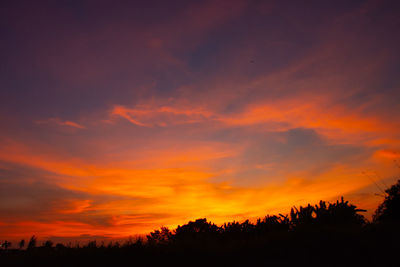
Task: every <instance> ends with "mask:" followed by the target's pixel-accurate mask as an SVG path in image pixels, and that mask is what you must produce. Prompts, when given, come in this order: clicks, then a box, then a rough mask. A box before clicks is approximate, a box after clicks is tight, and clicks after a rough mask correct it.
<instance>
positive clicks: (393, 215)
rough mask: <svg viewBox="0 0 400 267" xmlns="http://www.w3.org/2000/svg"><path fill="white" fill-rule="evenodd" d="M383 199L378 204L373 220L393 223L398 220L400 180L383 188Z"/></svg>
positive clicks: (399, 213)
mask: <svg viewBox="0 0 400 267" xmlns="http://www.w3.org/2000/svg"><path fill="white" fill-rule="evenodd" d="M385 193H386V194H385V199H384V200H383V202H382V203H381V204H380V205H379V206H378V208H377V210H376V211H375V214H374V215H373V221H374V222H375V223H388V222H391V223H395V222H398V221H399V220H400V180H397V183H396V184H394V185H392V186H391V187H390V188H388V189H386V190H385Z"/></svg>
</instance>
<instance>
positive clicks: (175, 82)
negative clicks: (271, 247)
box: [0, 0, 400, 240]
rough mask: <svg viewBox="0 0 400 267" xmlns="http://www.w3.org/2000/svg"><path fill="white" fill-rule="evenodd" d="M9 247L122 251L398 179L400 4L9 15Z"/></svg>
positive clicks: (192, 6) (5, 210) (3, 150)
mask: <svg viewBox="0 0 400 267" xmlns="http://www.w3.org/2000/svg"><path fill="white" fill-rule="evenodd" d="M0 12H1V15H0V36H1V40H0V125H1V126H0V240H2V239H15V240H17V239H18V238H29V237H30V236H31V235H33V234H35V235H36V236H38V237H39V238H52V239H63V240H77V239H79V238H121V237H126V236H132V235H135V234H145V233H148V232H150V231H152V230H154V229H158V228H159V227H161V226H167V227H171V228H174V227H176V226H177V225H182V224H184V223H186V222H188V221H189V220H194V219H197V218H207V219H208V220H211V221H212V222H214V223H217V224H222V223H223V222H228V221H233V220H236V221H243V220H245V219H256V218H259V217H264V216H265V215H267V214H278V213H288V212H289V211H290V208H291V207H293V206H299V205H306V204H308V203H311V204H313V203H314V204H315V203H317V202H318V201H319V200H321V199H322V200H326V201H336V200H337V199H339V198H340V197H341V196H344V197H345V199H347V200H349V201H350V202H351V203H353V204H355V205H356V206H357V207H359V208H363V209H367V210H368V211H367V213H366V214H365V215H366V216H367V217H368V218H370V216H371V214H372V213H373V212H374V210H375V209H376V207H377V205H378V204H379V203H380V202H381V201H382V200H383V197H382V195H381V193H382V190H384V189H385V188H387V187H388V186H390V185H391V184H393V183H394V182H395V181H396V179H398V178H399V174H400V165H399V163H398V160H400V120H399V111H400V102H399V100H400V75H399V71H400V50H399V49H398V48H399V47H400V35H399V34H398V29H399V28H400V19H399V12H400V2H399V1H357V0H354V1H347V0H346V1H341V0H336V1H306V2H302V1H257V0H248V1H240V0H238V1H232V0H229V1H223V0H221V1H208V0H206V1H149V0H146V1H103V0H99V1H87V0H82V1H72V0H68V1H67V0H59V1H19V0H17V1H8V0H6V1H2V3H1V7H0Z"/></svg>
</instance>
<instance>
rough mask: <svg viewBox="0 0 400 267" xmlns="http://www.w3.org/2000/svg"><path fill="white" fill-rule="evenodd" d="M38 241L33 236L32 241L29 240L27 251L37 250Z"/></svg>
mask: <svg viewBox="0 0 400 267" xmlns="http://www.w3.org/2000/svg"><path fill="white" fill-rule="evenodd" d="M36 241H37V238H36V236H34V235H33V236H32V237H31V239H30V240H29V242H28V246H27V249H33V248H35V247H36Z"/></svg>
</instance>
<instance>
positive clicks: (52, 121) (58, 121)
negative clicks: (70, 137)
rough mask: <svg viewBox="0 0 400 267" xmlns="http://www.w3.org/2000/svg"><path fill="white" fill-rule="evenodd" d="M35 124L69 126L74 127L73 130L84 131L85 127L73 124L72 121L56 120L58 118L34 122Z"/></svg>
mask: <svg viewBox="0 0 400 267" xmlns="http://www.w3.org/2000/svg"><path fill="white" fill-rule="evenodd" d="M36 123H37V124H57V125H60V126H70V127H74V128H78V129H85V128H86V127H85V126H83V125H81V124H79V123H76V122H73V121H63V120H61V119H58V118H50V119H47V120H41V121H36Z"/></svg>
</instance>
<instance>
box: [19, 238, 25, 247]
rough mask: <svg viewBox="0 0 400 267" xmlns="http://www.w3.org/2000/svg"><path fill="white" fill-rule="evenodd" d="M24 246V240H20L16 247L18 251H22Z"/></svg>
mask: <svg viewBox="0 0 400 267" xmlns="http://www.w3.org/2000/svg"><path fill="white" fill-rule="evenodd" d="M24 246H25V239H21V241H19V243H18V247H19V249H22V248H23V247H24Z"/></svg>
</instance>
